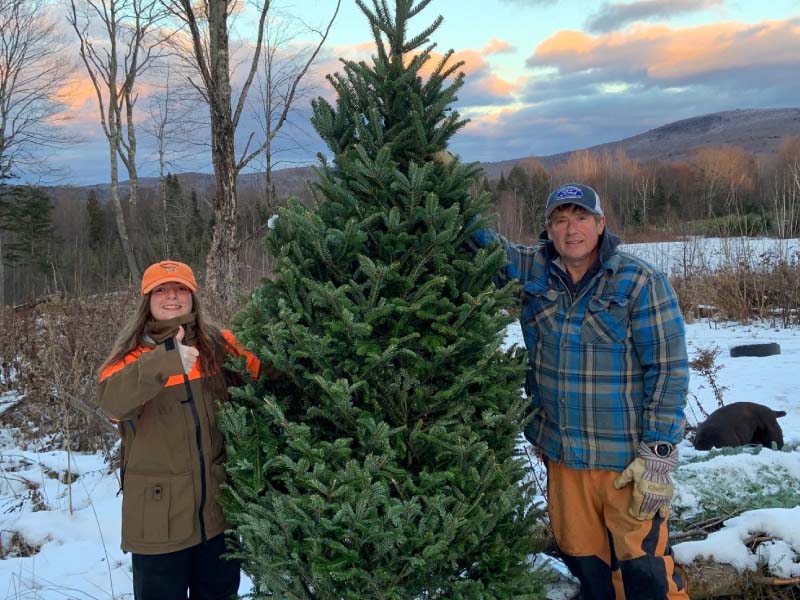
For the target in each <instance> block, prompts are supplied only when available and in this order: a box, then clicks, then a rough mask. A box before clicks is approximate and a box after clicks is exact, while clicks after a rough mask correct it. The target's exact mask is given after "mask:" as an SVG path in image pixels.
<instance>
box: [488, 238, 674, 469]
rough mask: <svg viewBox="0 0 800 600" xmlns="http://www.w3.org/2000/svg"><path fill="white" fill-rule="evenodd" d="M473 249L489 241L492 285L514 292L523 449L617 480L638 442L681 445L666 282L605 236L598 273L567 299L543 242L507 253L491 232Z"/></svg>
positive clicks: (509, 246) (670, 297)
mask: <svg viewBox="0 0 800 600" xmlns="http://www.w3.org/2000/svg"><path fill="white" fill-rule="evenodd" d="M473 240H474V241H475V242H476V243H477V244H478V245H480V246H485V245H487V244H489V243H490V242H492V241H498V242H499V243H500V244H501V245H502V246H503V248H504V249H505V251H506V255H507V257H508V264H507V265H506V266H505V267H504V268H503V269H502V270H501V272H500V273H499V275H498V284H500V285H502V284H504V283H505V282H506V281H508V280H509V279H512V278H513V279H517V280H519V282H520V284H521V286H522V288H521V294H522V311H521V315H520V321H521V324H522V332H523V335H524V339H525V345H526V347H527V350H528V361H529V364H530V369H529V371H528V376H527V379H526V386H525V387H526V390H527V393H528V397H529V398H530V400H531V410H532V415H531V421H530V422H529V423H528V425H527V427H526V428H525V437H526V438H527V439H528V441H530V442H531V443H532V444H535V445H537V446H539V447H540V448H541V450H542V452H543V453H544V454H545V455H546V456H547V457H549V458H550V459H552V460H556V461H561V462H563V463H564V464H565V465H566V466H568V467H570V468H573V469H610V470H615V471H621V470H622V469H624V468H625V467H626V466H627V465H628V464H629V463H630V462H631V461H632V460H633V459H634V458H635V457H636V455H637V447H638V445H639V440H644V442H645V443H650V442H656V441H666V442H671V443H673V444H676V443H678V442H679V441H680V440H681V438H682V433H683V422H684V414H683V407H684V405H685V402H686V392H687V387H688V383H689V367H688V359H687V355H686V335H685V329H684V323H683V318H682V316H681V313H680V309H679V307H678V301H677V298H676V295H675V292H674V290H673V289H672V286H671V285H670V283H669V280H668V279H667V277H666V275H664V274H663V273H661V272H659V271H657V270H656V269H654V268H653V267H652V266H650V265H649V264H647V263H646V262H645V261H643V260H641V259H639V258H637V257H635V256H633V255H631V254H628V253H626V252H622V251H620V250H617V248H616V246H617V244H618V243H619V239H618V238H616V237H614V236H611V235H610V234H608V233H606V234H605V235H604V239H603V243H604V246H603V248H604V252H602V253H601V260H602V264H601V267H600V270H599V272H597V273H596V274H595V275H594V277H593V278H592V279H591V281H590V282H589V283H587V284H586V285H585V286H583V287H582V288H581V289H580V290H579V291H578V292H577V294H576V297H574V298H573V294H572V293H571V291H570V289H569V287H568V286H567V284H566V283H565V282H564V281H563V279H562V278H561V276H566V274H565V273H564V272H563V270H561V268H560V267H559V266H558V265H557V264H556V263H555V262H554V260H553V259H554V258H555V257H557V255H556V254H555V249H554V248H553V247H552V243H551V242H545V243H543V244H542V245H541V246H535V247H528V246H521V245H516V244H512V243H510V242H509V241H508V240H506V239H505V238H503V237H502V236H500V235H498V234H497V233H495V232H494V231H492V230H481V231H478V232H477V233H476V234H474V235H473ZM558 271H561V272H560V273H559V272H558Z"/></svg>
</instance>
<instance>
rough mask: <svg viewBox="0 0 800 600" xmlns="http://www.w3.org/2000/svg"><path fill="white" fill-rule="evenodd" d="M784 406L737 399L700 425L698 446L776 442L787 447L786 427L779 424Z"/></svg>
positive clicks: (769, 443)
mask: <svg viewBox="0 0 800 600" xmlns="http://www.w3.org/2000/svg"><path fill="white" fill-rule="evenodd" d="M784 416H786V413H785V412H784V411H782V410H772V409H771V408H768V407H766V406H762V405H761V404H756V403H754V402H734V403H733V404H728V405H727V406H723V407H722V408H720V409H717V410H715V411H714V412H713V413H711V415H709V417H708V419H706V420H705V422H703V423H701V424H700V425H698V426H697V435H696V436H695V438H694V447H695V448H697V449H698V450H711V448H712V447H717V448H725V447H734V446H744V445H745V444H761V445H762V446H764V447H765V448H771V447H772V442H775V443H776V444H777V445H778V448H779V449H780V448H783V431H781V426H780V425H778V417H784Z"/></svg>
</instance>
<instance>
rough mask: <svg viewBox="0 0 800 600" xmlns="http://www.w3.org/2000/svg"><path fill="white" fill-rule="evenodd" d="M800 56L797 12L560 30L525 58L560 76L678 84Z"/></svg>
mask: <svg viewBox="0 0 800 600" xmlns="http://www.w3.org/2000/svg"><path fill="white" fill-rule="evenodd" d="M798 57H800V18H794V19H788V20H785V21H764V22H762V23H757V24H754V25H751V24H743V23H736V22H733V23H721V24H714V25H703V26H700V27H693V28H686V29H673V28H670V27H666V26H655V25H652V26H650V25H641V26H637V27H634V28H632V29H630V30H626V31H624V32H616V33H610V34H604V35H600V36H595V37H593V36H591V35H588V34H586V33H583V32H579V31H560V32H558V33H557V34H555V35H554V36H552V37H551V38H549V39H547V40H545V41H544V42H542V43H541V44H539V46H538V47H537V48H536V50H535V52H534V54H533V55H532V56H530V57H529V58H528V60H527V61H526V64H527V65H528V66H529V67H536V68H546V69H550V70H552V71H555V73H557V76H558V77H563V76H565V75H575V74H583V75H584V76H586V77H591V78H593V79H595V80H597V81H601V80H605V81H607V82H622V83H627V84H642V85H662V86H674V85H680V84H682V83H687V82H691V81H696V80H698V79H702V78H707V77H720V76H721V75H724V74H725V73H728V74H730V78H731V79H732V80H734V81H739V82H740V83H742V82H741V81H740V80H739V79H738V77H737V73H739V72H741V70H747V69H751V68H752V67H760V68H770V67H775V66H778V67H781V68H784V67H789V66H792V67H794V68H795V69H796V68H797V67H798V66H800V58H798ZM789 75H790V72H789V71H787V76H789ZM743 83H745V84H748V85H749V84H751V83H752V82H750V81H745V82H743Z"/></svg>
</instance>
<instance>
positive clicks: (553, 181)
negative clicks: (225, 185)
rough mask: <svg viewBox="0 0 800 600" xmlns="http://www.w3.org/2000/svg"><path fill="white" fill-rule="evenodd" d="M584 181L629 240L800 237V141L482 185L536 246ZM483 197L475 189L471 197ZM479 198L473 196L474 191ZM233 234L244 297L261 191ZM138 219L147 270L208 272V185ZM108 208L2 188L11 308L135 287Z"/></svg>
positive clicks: (175, 186) (159, 202)
mask: <svg viewBox="0 0 800 600" xmlns="http://www.w3.org/2000/svg"><path fill="white" fill-rule="evenodd" d="M568 181H580V182H584V183H587V184H589V185H592V186H594V187H595V188H596V189H597V190H598V191H599V193H600V195H601V198H602V199H603V202H604V208H605V211H606V214H607V217H608V221H609V226H610V227H611V228H612V229H613V230H614V231H615V232H618V233H620V234H621V235H622V236H623V238H624V239H625V241H629V242H630V241H647V240H666V239H676V238H678V237H680V236H685V235H710V236H722V237H725V236H760V235H768V236H774V237H778V238H791V237H797V236H800V137H798V136H792V137H787V138H785V139H784V140H783V142H782V144H781V145H780V148H779V151H778V152H777V154H776V155H774V156H770V157H756V156H753V155H752V154H749V153H748V152H746V151H745V150H743V149H741V148H738V147H717V148H700V149H697V150H696V151H695V152H694V154H693V156H692V158H691V160H689V161H686V162H667V161H650V162H647V163H639V162H637V161H635V160H633V159H631V158H629V157H627V156H626V155H625V154H624V153H622V152H616V153H611V152H608V151H606V152H603V153H593V152H589V151H579V152H574V153H572V154H571V155H570V156H569V158H568V159H567V161H566V162H564V163H562V164H561V165H558V166H556V167H554V168H553V169H551V170H550V171H548V170H545V169H544V167H542V165H541V164H540V163H539V162H538V161H536V159H533V158H528V159H523V160H520V161H518V162H517V163H516V164H515V166H514V167H513V168H512V169H511V170H510V171H509V172H508V173H505V172H503V173H501V174H500V177H499V178H498V179H494V180H490V179H488V178H485V177H484V179H483V180H482V183H481V185H480V188H481V189H482V190H484V191H487V192H489V193H491V195H492V199H493V206H494V213H495V220H496V221H495V222H496V227H497V229H498V230H499V231H500V232H501V233H503V234H504V235H506V236H507V237H509V238H510V239H513V240H515V241H519V242H524V243H532V242H534V241H535V240H536V238H537V237H538V236H539V234H540V232H541V230H542V223H543V216H542V214H543V209H544V202H545V200H546V198H547V194H548V193H549V191H550V190H551V189H553V187H554V186H556V185H559V184H561V183H565V182H568ZM476 187H477V186H476ZM472 191H473V193H476V192H478V191H479V190H478V189H473V190H472ZM276 192H277V197H278V202H277V204H279V205H280V204H283V203H285V202H286V200H287V197H288V195H289V194H290V193H291V194H293V195H295V196H297V197H299V198H300V199H301V200H302V201H303V202H304V203H310V202H313V194H312V191H311V190H310V189H309V187H308V186H306V188H305V189H301V190H297V189H291V190H290V189H281V188H280V187H278V188H277V190H276ZM239 194H240V213H239V218H238V223H237V228H238V237H239V239H240V240H241V249H240V263H241V273H240V276H241V281H242V288H243V290H246V289H250V288H252V287H253V286H254V285H255V284H256V283H257V282H258V281H259V279H260V278H261V277H263V276H265V275H268V274H269V272H270V269H271V262H270V257H269V256H268V255H267V254H266V252H265V251H264V250H263V247H262V243H261V240H262V238H263V235H264V232H265V222H266V220H267V218H268V217H269V214H270V213H271V212H272V209H271V208H268V206H269V205H270V204H272V205H274V204H276V203H275V201H274V200H271V201H270V203H269V204H268V203H267V202H266V192H265V190H264V188H263V186H260V185H240V192H239ZM138 195H139V198H138V206H137V210H136V211H135V212H134V213H133V214H131V213H130V212H129V210H128V206H127V203H126V201H125V200H126V196H125V194H124V192H123V194H122V203H123V208H124V210H125V213H126V220H128V222H130V223H131V227H130V232H129V235H130V239H131V245H132V247H133V249H134V252H135V253H136V256H137V260H138V262H139V263H140V264H149V263H150V262H153V261H156V260H162V259H164V258H173V259H177V260H182V261H185V262H187V263H188V264H190V265H192V267H193V268H195V269H196V270H197V272H198V273H203V271H204V267H205V264H206V257H207V255H208V251H209V247H210V244H211V231H212V228H213V225H214V213H213V210H212V206H213V195H214V188H213V184H210V185H207V186H202V185H201V186H198V185H197V179H196V178H195V179H193V178H191V177H182V176H178V175H173V174H168V175H167V176H166V177H165V178H164V179H163V183H162V184H161V185H157V186H155V187H146V186H142V187H141V188H140V189H139V192H138ZM114 219H115V216H114V211H113V210H112V206H111V204H110V203H109V202H108V199H107V198H104V197H103V194H102V189H101V192H100V194H98V188H94V187H93V188H48V187H38V188H37V187H27V186H13V185H3V186H0V230H1V231H0V242H1V243H2V258H3V261H2V267H3V268H2V280H3V286H2V287H3V288H4V299H3V300H4V303H5V304H6V305H20V304H25V303H28V302H31V301H34V300H35V299H37V298H39V297H41V296H43V295H47V294H62V295H66V296H69V297H80V296H84V295H87V294H95V293H103V292H108V291H112V290H118V289H121V288H123V287H126V286H128V285H130V284H131V283H132V282H130V281H129V279H130V276H129V272H128V269H127V267H126V259H125V255H124V252H123V250H122V247H121V244H120V241H119V236H118V234H117V229H116V227H115V222H114Z"/></svg>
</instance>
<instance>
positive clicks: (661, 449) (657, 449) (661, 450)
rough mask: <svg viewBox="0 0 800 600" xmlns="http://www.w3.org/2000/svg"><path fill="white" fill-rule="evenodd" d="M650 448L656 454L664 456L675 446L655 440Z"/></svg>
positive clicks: (670, 452)
mask: <svg viewBox="0 0 800 600" xmlns="http://www.w3.org/2000/svg"><path fill="white" fill-rule="evenodd" d="M650 448H651V449H652V450H653V453H654V454H655V455H656V456H660V457H661V458H666V457H667V456H669V455H670V454H672V451H673V450H674V449H675V446H673V445H672V444H670V443H669V442H656V443H655V444H653V445H652V446H650Z"/></svg>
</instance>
